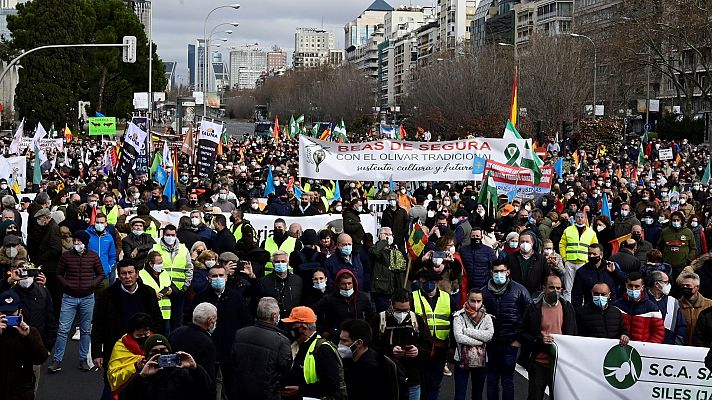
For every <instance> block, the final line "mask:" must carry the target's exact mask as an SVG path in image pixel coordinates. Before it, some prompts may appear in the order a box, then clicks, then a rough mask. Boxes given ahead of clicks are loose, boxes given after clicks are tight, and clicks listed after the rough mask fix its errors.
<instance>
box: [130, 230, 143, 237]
mask: <svg viewBox="0 0 712 400" xmlns="http://www.w3.org/2000/svg"><path fill="white" fill-rule="evenodd" d="M131 233H133V234H134V235H136V236H141V235H143V231H137V230H136V229H134V230H132V231H131Z"/></svg>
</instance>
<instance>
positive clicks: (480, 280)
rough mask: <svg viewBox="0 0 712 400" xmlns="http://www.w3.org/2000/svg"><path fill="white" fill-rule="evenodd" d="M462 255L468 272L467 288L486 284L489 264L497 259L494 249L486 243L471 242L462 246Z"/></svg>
mask: <svg viewBox="0 0 712 400" xmlns="http://www.w3.org/2000/svg"><path fill="white" fill-rule="evenodd" d="M460 257H461V258H462V266H463V268H464V269H465V273H466V274H467V283H468V284H467V290H470V289H472V288H478V289H479V288H482V287H483V286H485V285H486V284H487V279H488V277H489V266H490V264H491V263H492V262H493V261H494V260H496V259H497V255H496V254H495V252H494V250H492V248H491V247H489V246H485V245H484V244H479V245H476V244H470V245H468V246H462V248H461V249H460Z"/></svg>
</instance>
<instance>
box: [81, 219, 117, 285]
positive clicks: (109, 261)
mask: <svg viewBox="0 0 712 400" xmlns="http://www.w3.org/2000/svg"><path fill="white" fill-rule="evenodd" d="M86 232H87V233H88V234H89V246H87V247H88V248H89V250H91V251H93V252H95V253H96V254H98V255H99V258H100V259H101V266H102V267H104V276H107V277H108V276H109V274H110V273H111V271H112V270H113V269H114V267H115V266H116V259H117V256H116V244H115V243H114V237H113V236H111V234H110V233H109V229H108V226H107V229H105V230H104V234H103V235H101V236H99V234H98V233H97V232H96V230H94V227H93V226H90V227H89V228H87V230H86Z"/></svg>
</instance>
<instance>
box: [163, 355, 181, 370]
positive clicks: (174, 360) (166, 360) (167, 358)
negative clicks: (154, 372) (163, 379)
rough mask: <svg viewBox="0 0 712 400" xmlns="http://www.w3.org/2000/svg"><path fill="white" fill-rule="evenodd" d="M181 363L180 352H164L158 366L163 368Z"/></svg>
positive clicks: (173, 366)
mask: <svg viewBox="0 0 712 400" xmlns="http://www.w3.org/2000/svg"><path fill="white" fill-rule="evenodd" d="M179 365H180V356H179V355H178V354H163V355H160V356H159V357H158V366H159V367H161V368H175V367H177V366H179Z"/></svg>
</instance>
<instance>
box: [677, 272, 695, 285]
mask: <svg viewBox="0 0 712 400" xmlns="http://www.w3.org/2000/svg"><path fill="white" fill-rule="evenodd" d="M685 279H692V280H693V281H694V282H695V286H700V276H699V275H697V274H696V273H694V272H683V273H681V274H680V276H678V277H677V284H678V285H681V284H682V281H684V280H685Z"/></svg>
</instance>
